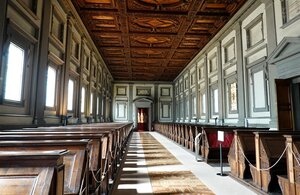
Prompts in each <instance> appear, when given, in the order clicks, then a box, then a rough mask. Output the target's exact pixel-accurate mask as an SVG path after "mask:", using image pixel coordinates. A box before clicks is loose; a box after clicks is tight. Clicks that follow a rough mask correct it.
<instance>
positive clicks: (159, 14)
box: [72, 0, 246, 81]
mask: <svg viewBox="0 0 300 195" xmlns="http://www.w3.org/2000/svg"><path fill="white" fill-rule="evenodd" d="M72 2H73V4H74V6H75V8H76V9H77V11H78V13H79V15H80V16H81V18H82V20H83V22H84V24H85V26H86V27H87V29H88V31H89V33H90V34H91V37H92V38H93V40H94V42H95V44H96V46H97V47H98V49H99V52H100V53H101V55H102V57H103V59H104V61H105V63H106V65H107V67H108V68H109V69H110V71H111V73H112V75H113V77H114V79H115V80H134V81H137V80H139V81H142V80H147V81H173V80H174V79H175V77H176V76H177V75H178V74H179V73H180V72H181V71H182V70H183V69H184V68H185V66H186V65H187V64H188V63H189V62H190V61H191V60H192V59H193V57H194V56H195V55H196V54H197V53H198V52H199V51H201V49H202V48H203V47H204V46H205V45H206V44H207V43H208V42H209V40H211V38H213V36H214V35H215V34H216V33H217V32H218V31H219V30H220V29H221V28H222V27H223V26H224V25H225V24H226V22H227V21H228V20H229V19H230V18H231V17H232V16H233V15H234V14H235V13H236V12H237V10H238V9H239V8H240V7H241V6H242V5H243V4H244V3H245V2H246V0H122V1H120V0H72Z"/></svg>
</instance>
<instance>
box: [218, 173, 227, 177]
mask: <svg viewBox="0 0 300 195" xmlns="http://www.w3.org/2000/svg"><path fill="white" fill-rule="evenodd" d="M217 175H219V176H222V177H225V176H228V174H226V173H217Z"/></svg>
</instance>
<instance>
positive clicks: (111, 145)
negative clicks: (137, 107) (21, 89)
mask: <svg viewBox="0 0 300 195" xmlns="http://www.w3.org/2000/svg"><path fill="white" fill-rule="evenodd" d="M112 126H114V127H117V128H109V124H106V125H105V127H103V126H100V125H98V124H93V125H90V124H88V125H80V126H67V127H65V126H63V127H50V128H49V127H47V128H45V127H41V128H33V129H28V128H27V129H24V130H14V131H16V133H22V134H24V133H43V134H49V133H51V134H53V133H54V134H64V133H65V132H67V133H68V134H70V133H73V134H74V133H77V134H81V133H100V132H101V133H109V136H108V137H109V139H108V140H107V142H108V146H107V147H106V148H108V151H109V156H108V157H107V156H106V155H105V152H103V154H102V160H103V159H105V158H106V159H105V161H103V162H102V167H103V164H108V166H107V167H109V168H110V169H109V171H107V170H106V171H105V170H104V169H103V170H102V174H100V175H103V172H109V174H108V176H106V179H105V180H104V178H102V182H101V193H107V189H108V179H107V178H112V177H113V176H112V175H113V174H114V173H115V172H116V167H117V163H116V160H115V159H119V158H118V157H117V155H116V154H118V153H120V152H119V151H117V150H119V149H120V148H122V147H116V146H119V145H124V143H125V142H126V141H127V139H128V136H129V134H130V132H131V128H132V124H131V123H127V124H118V125H116V124H115V125H112ZM120 127H121V128H120ZM108 128H109V129H108ZM10 132H12V131H10ZM104 145H105V144H104ZM120 154H123V152H122V153H120ZM90 158H91V157H90ZM107 161H108V162H107ZM90 171H95V168H91V167H90ZM96 175H98V174H96ZM90 177H91V176H90ZM91 178H92V179H93V177H91ZM106 181H107V182H106ZM103 185H104V186H103Z"/></svg>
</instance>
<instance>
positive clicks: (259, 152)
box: [250, 131, 299, 192]
mask: <svg viewBox="0 0 300 195" xmlns="http://www.w3.org/2000/svg"><path fill="white" fill-rule="evenodd" d="M285 134H290V135H292V134H299V132H295V131H294V132H284V131H269V132H254V135H255V165H254V166H252V165H250V172H251V176H252V180H253V184H254V186H256V187H257V188H259V189H261V190H262V191H264V192H273V191H280V189H279V185H278V179H277V175H286V172H287V165H286V156H285V155H284V156H283V158H282V159H281V160H280V161H279V162H278V164H277V165H276V166H275V167H273V168H272V169H270V170H260V169H266V168H269V167H270V166H272V165H273V164H274V163H275V162H276V161H277V160H278V159H279V158H280V155H281V154H282V152H283V151H284V149H285V148H286V145H285V138H284V136H283V135H285Z"/></svg>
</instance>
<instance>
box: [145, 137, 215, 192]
mask: <svg viewBox="0 0 300 195" xmlns="http://www.w3.org/2000/svg"><path fill="white" fill-rule="evenodd" d="M140 137H141V143H142V144H143V150H144V153H145V160H146V164H147V166H148V167H149V168H148V175H149V177H150V180H151V185H152V190H153V194H170V195H171V194H172V195H175V194H199V195H200V194H201V195H212V194H214V193H213V192H212V191H211V190H210V189H209V188H208V187H206V186H205V185H204V184H203V183H202V182H201V181H200V180H199V179H198V178H197V177H196V176H195V175H194V174H193V173H192V172H191V171H187V170H182V171H178V169H176V166H174V168H173V169H174V170H169V168H168V171H166V169H164V168H162V167H160V168H159V169H157V170H155V168H154V169H153V166H168V165H177V166H181V165H182V164H181V163H180V162H179V161H178V160H177V159H176V158H175V156H173V155H172V154H171V153H170V152H169V151H168V150H167V149H166V148H164V147H163V145H161V144H160V143H159V142H158V141H157V140H156V139H155V138H154V137H153V136H152V135H150V134H149V133H140Z"/></svg>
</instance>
